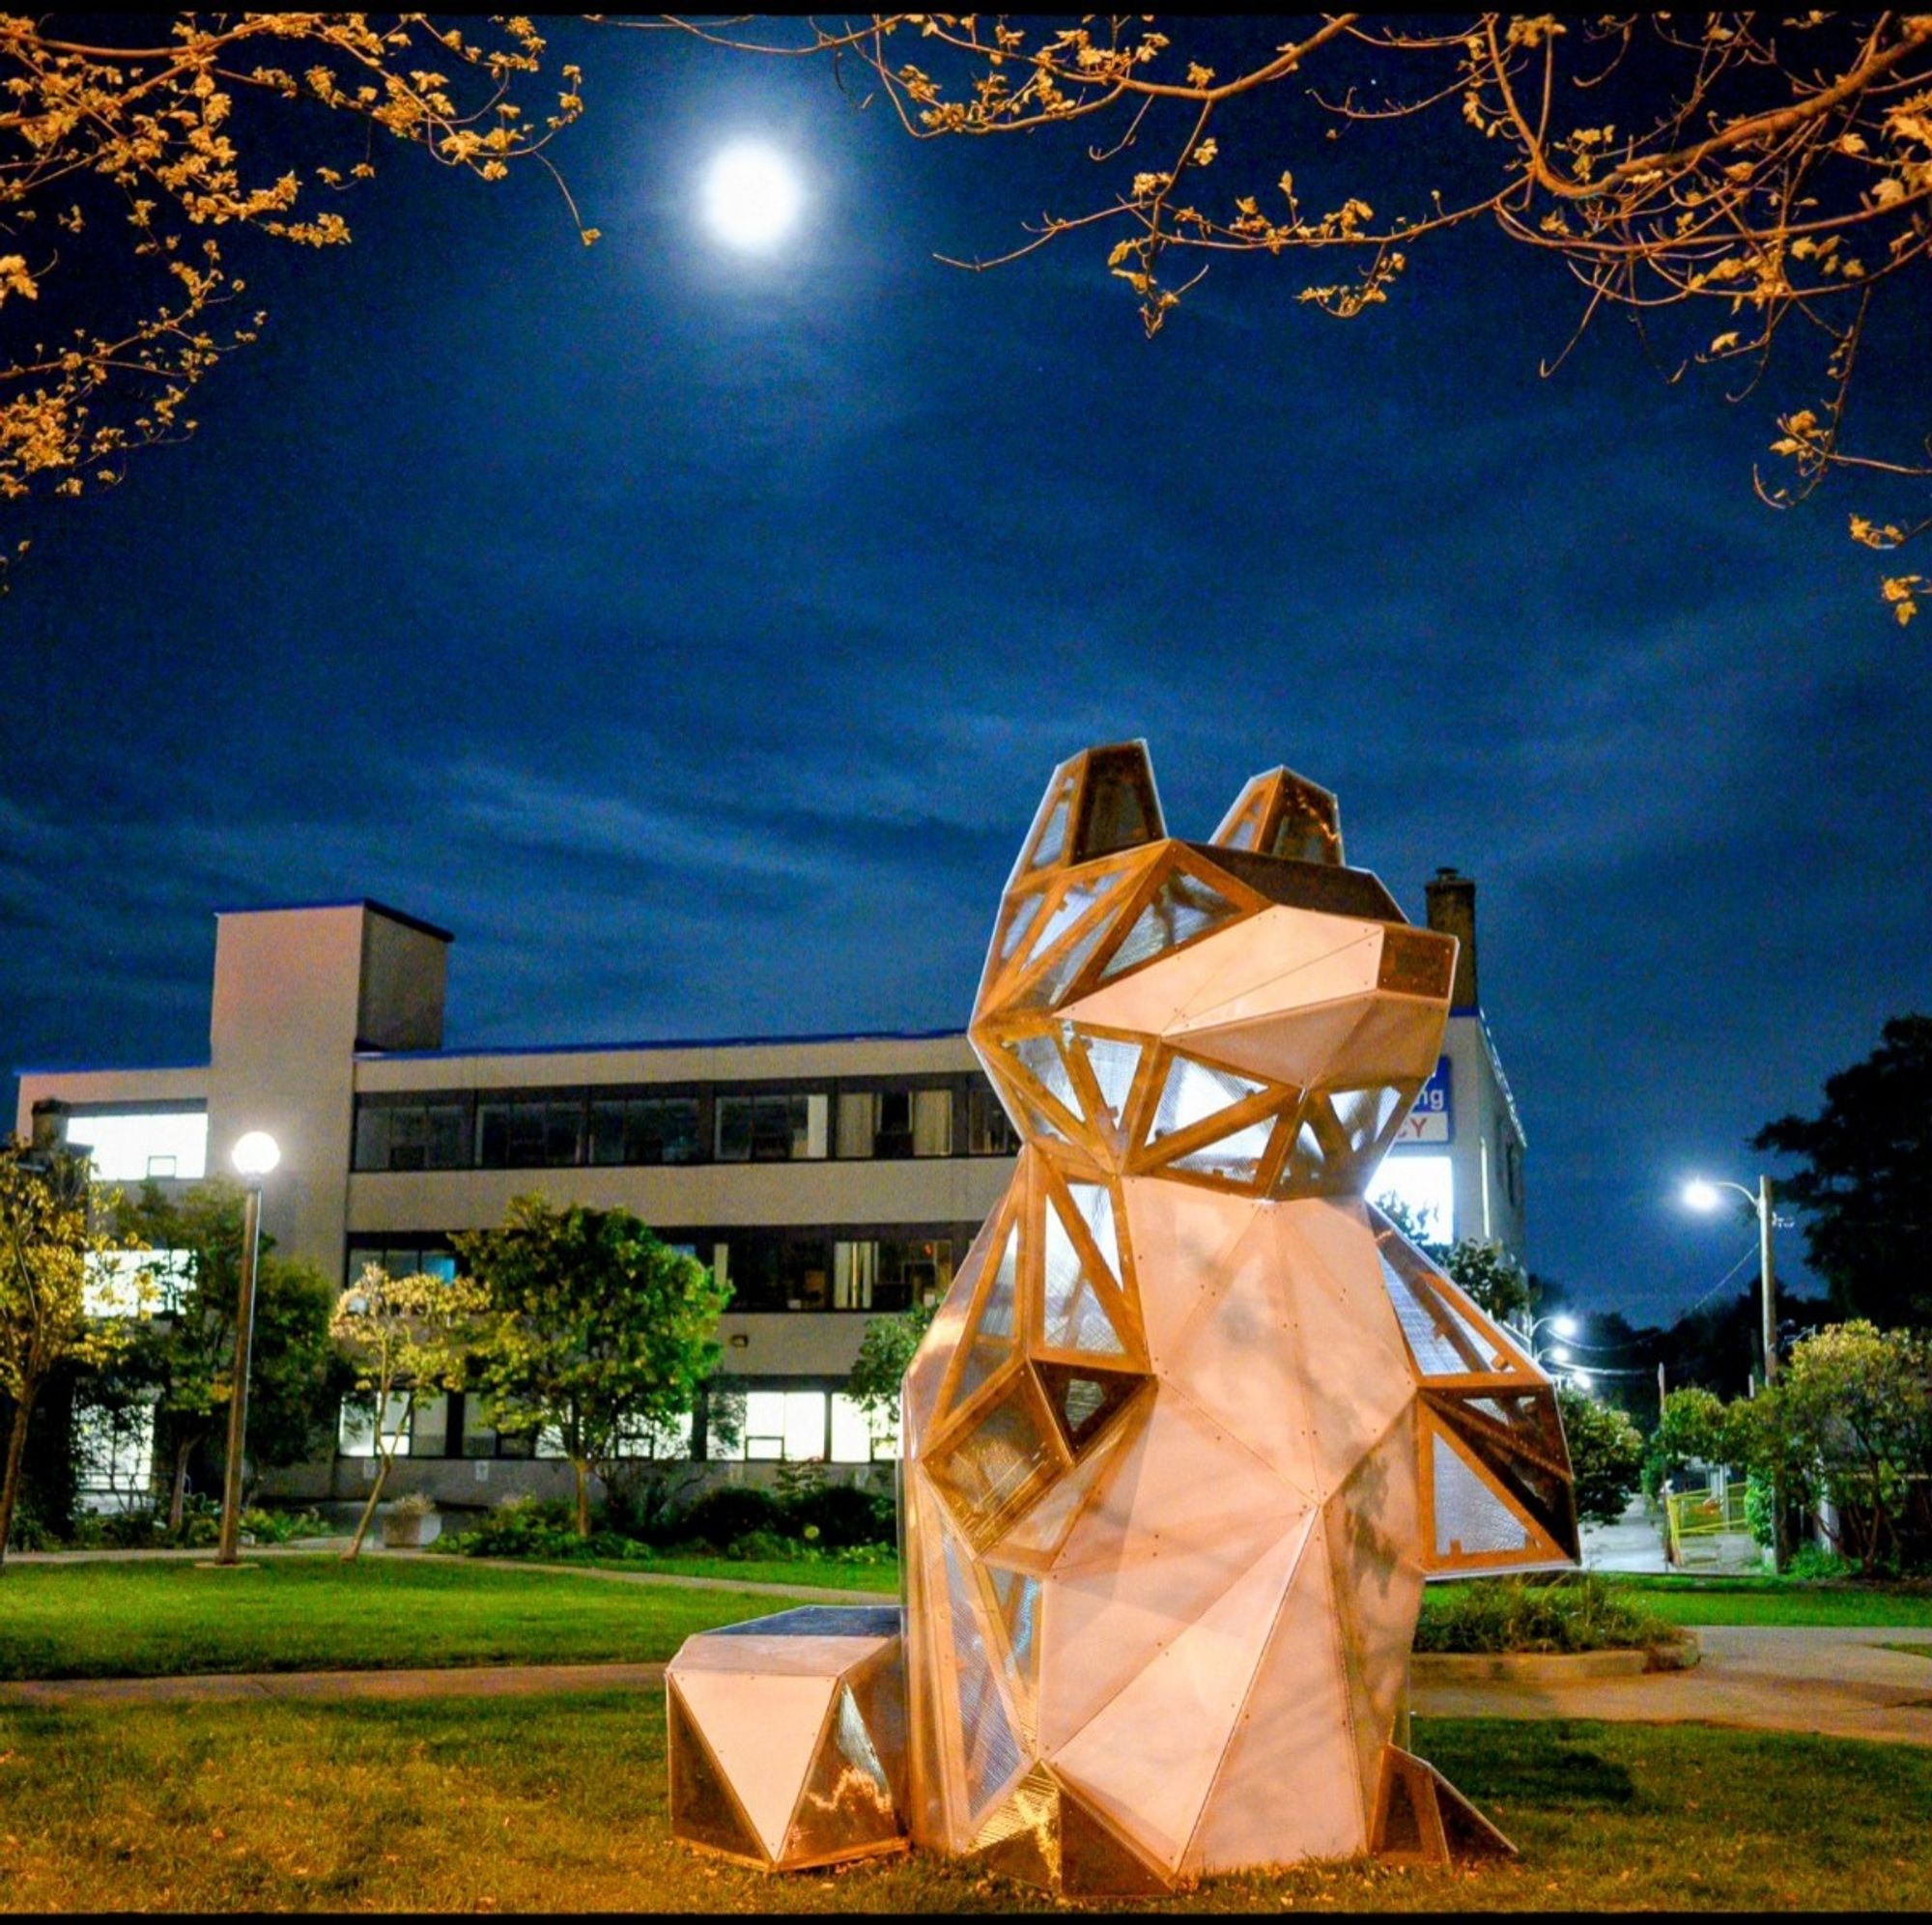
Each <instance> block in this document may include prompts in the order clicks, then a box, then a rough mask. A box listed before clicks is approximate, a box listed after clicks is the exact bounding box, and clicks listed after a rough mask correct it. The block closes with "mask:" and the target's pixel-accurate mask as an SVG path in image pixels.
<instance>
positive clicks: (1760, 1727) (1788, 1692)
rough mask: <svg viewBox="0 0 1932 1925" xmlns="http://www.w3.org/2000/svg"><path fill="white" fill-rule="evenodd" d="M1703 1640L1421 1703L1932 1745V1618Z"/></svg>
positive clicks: (90, 1687)
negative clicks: (1680, 1664)
mask: <svg viewBox="0 0 1932 1925" xmlns="http://www.w3.org/2000/svg"><path fill="white" fill-rule="evenodd" d="M612 1574H613V1575H615V1574H619V1573H612ZM1697 1639H1698V1642H1699V1643H1700V1644H1701V1645H1702V1647H1703V1651H1704V1658H1703V1662H1702V1663H1701V1664H1699V1665H1698V1666H1697V1667H1696V1668H1695V1669H1694V1670H1691V1671H1678V1672H1658V1673H1652V1674H1650V1675H1648V1676H1645V1677H1638V1678H1601V1679H1593V1680H1582V1681H1578V1682H1577V1683H1576V1684H1526V1683H1518V1682H1515V1681H1511V1682H1507V1683H1504V1682H1480V1683H1468V1684H1427V1685H1418V1686H1417V1687H1416V1689H1415V1692H1414V1696H1413V1701H1412V1708H1413V1709H1414V1710H1415V1711H1416V1712H1417V1713H1421V1714H1422V1715H1423V1716H1426V1717H1516V1718H1555V1717H1561V1718H1609V1719H1614V1720H1619V1721H1625V1722H1635V1723H1643V1724H1716V1725H1730V1726H1736V1727H1742V1728H1744V1729H1747V1730H1756V1731H1799V1732H1817V1733H1821V1734H1823V1735H1825V1736H1827V1737H1833V1738H1864V1739H1879V1740H1885V1741H1890V1742H1893V1743H1906V1744H1928V1745H1932V1630H1924V1629H1919V1630H1903V1629H1890V1628H1872V1629H1864V1628H1860V1629H1803V1630H1796V1629H1781V1628H1780V1629H1769V1628H1757V1627H1751V1628H1729V1627H1705V1628H1701V1629H1699V1630H1698V1632H1697ZM1888 1647H1905V1648H1904V1649H1895V1648H1890V1649H1889V1648H1888ZM664 1670H665V1667H664V1666H663V1665H662V1664H512V1665H490V1666H478V1667H475V1668H462V1667H452V1668H449V1669H443V1670H419V1671H291V1672H263V1673H254V1674H250V1675H247V1676H235V1677H222V1676H215V1677H193V1678H87V1679H49V1680H44V1681H35V1682H32V1683H16V1684H0V1710H4V1709H6V1708H7V1707H9V1706H13V1705H33V1706H43V1707H55V1706H66V1705H113V1704H182V1703H199V1702H208V1701H228V1702H233V1701H237V1700H257V1699H264V1698H271V1699H293V1700H303V1701H309V1702H317V1701H320V1702H335V1701H341V1700H348V1699H370V1698H404V1699H407V1698H442V1697H510V1696H517V1695H524V1694H528V1695H535V1694H539V1693H546V1692H566V1691H599V1690H625V1689H630V1690H641V1689H644V1688H647V1687H651V1686H655V1685H657V1684H662V1683H663V1681H664Z"/></svg>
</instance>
